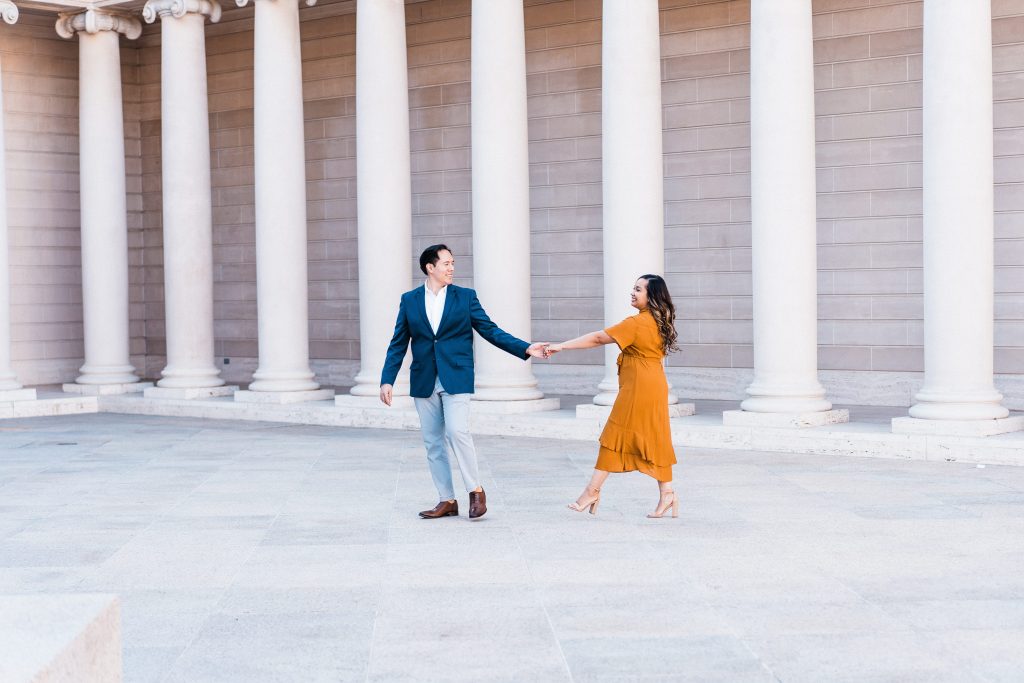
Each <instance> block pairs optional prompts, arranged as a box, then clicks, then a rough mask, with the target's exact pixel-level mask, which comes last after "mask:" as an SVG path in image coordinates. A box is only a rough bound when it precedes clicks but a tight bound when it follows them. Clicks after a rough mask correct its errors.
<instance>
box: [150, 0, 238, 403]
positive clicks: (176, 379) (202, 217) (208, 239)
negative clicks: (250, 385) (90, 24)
mask: <svg viewBox="0 0 1024 683" xmlns="http://www.w3.org/2000/svg"><path fill="white" fill-rule="evenodd" d="M204 13H208V14H210V15H211V18H212V19H213V20H214V21H216V20H217V19H218V18H219V17H220V5H217V4H216V3H209V2H206V3H200V2H196V1H195V0H193V2H192V3H191V7H190V6H189V3H186V2H181V1H179V2H174V1H172V0H150V2H149V3H147V4H146V9H145V12H144V16H145V18H146V20H147V21H148V22H153V21H155V20H156V19H157V17H159V18H160V20H161V24H160V41H161V45H160V63H161V72H160V73H161V81H160V87H161V91H160V107H161V122H160V134H161V154H162V159H161V161H162V186H163V235H164V243H163V258H164V309H165V311H166V323H165V327H166V339H167V366H166V367H165V368H164V371H163V377H162V379H161V380H160V381H159V382H158V383H157V384H158V386H160V387H166V388H199V387H215V386H220V385H222V384H224V380H223V379H221V378H220V376H219V375H220V371H219V370H218V369H217V368H216V367H215V366H214V362H213V353H214V348H213V223H212V211H213V209H212V201H211V182H210V128H209V125H210V124H209V111H208V106H207V94H206V36H205V27H204V23H205V16H204Z"/></svg>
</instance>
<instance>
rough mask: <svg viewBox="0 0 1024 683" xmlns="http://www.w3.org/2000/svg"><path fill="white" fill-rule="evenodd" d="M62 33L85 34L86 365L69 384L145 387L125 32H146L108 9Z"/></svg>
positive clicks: (81, 84) (81, 50) (81, 85)
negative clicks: (136, 292) (131, 271)
mask: <svg viewBox="0 0 1024 683" xmlns="http://www.w3.org/2000/svg"><path fill="white" fill-rule="evenodd" d="M56 28H57V33H58V34H60V36H61V37H63V38H72V37H74V36H75V35H76V34H77V35H78V60H79V72H78V73H79V76H78V107H79V164H80V167H81V172H80V177H81V179H80V181H79V182H80V183H81V190H80V191H81V202H82V209H81V221H82V309H83V310H82V312H83V316H84V321H85V325H84V327H85V364H84V365H83V366H82V368H81V373H82V374H81V375H80V376H79V377H78V379H76V380H75V384H65V385H64V391H70V392H75V393H90V394H107V393H122V392H129V391H142V390H143V389H145V388H146V387H148V386H151V385H149V384H143V383H141V382H139V378H138V377H136V375H135V368H134V367H132V364H131V361H130V359H129V348H128V219H127V200H126V198H125V191H126V189H125V165H124V122H123V121H124V114H123V111H122V104H121V56H120V49H119V40H120V34H124V35H125V36H126V37H128V38H130V39H135V38H138V37H139V34H140V33H141V32H142V26H141V24H140V23H139V21H138V20H137V19H134V18H132V17H129V16H125V15H121V14H115V13H113V12H110V11H107V10H104V9H87V10H85V11H83V12H77V13H62V14H60V15H59V18H58V19H57V27H56Z"/></svg>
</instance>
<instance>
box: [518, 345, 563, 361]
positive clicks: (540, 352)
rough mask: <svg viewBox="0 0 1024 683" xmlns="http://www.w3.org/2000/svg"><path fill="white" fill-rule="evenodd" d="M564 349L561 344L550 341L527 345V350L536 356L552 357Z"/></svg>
mask: <svg viewBox="0 0 1024 683" xmlns="http://www.w3.org/2000/svg"><path fill="white" fill-rule="evenodd" d="M561 350H562V345H561V344H552V343H550V342H534V343H533V344H530V346H529V347H527V349H526V352H527V353H528V354H530V355H531V356H533V357H534V358H551V356H553V355H554V354H556V353H558V352H559V351H561Z"/></svg>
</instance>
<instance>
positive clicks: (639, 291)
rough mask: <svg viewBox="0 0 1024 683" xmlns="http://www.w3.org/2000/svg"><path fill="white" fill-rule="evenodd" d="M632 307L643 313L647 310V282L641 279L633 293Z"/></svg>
mask: <svg viewBox="0 0 1024 683" xmlns="http://www.w3.org/2000/svg"><path fill="white" fill-rule="evenodd" d="M630 305H631V306H632V307H633V308H635V309H637V310H638V311H642V310H644V309H645V308H647V280H645V279H643V278H640V279H639V280H637V281H636V284H635V285H633V292H632V294H631V295H630Z"/></svg>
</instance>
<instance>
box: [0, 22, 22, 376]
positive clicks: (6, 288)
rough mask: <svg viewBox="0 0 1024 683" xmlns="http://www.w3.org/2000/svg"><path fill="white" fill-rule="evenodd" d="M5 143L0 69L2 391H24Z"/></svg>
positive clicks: (0, 71) (0, 359)
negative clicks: (16, 364)
mask: <svg viewBox="0 0 1024 683" xmlns="http://www.w3.org/2000/svg"><path fill="white" fill-rule="evenodd" d="M0 18H2V19H3V20H4V21H6V22H7V23H9V24H13V23H14V22H15V21H17V19H18V9H17V7H15V6H14V5H13V4H12V3H9V2H0ZM5 143H6V141H5V139H4V90H3V69H2V65H0V391H14V390H17V389H21V383H19V382H18V378H17V376H16V375H15V374H14V370H13V369H12V368H11V270H10V268H11V266H10V257H9V253H8V248H9V244H8V239H7V160H6V153H5V150H6V149H7V148H6V146H5Z"/></svg>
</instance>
